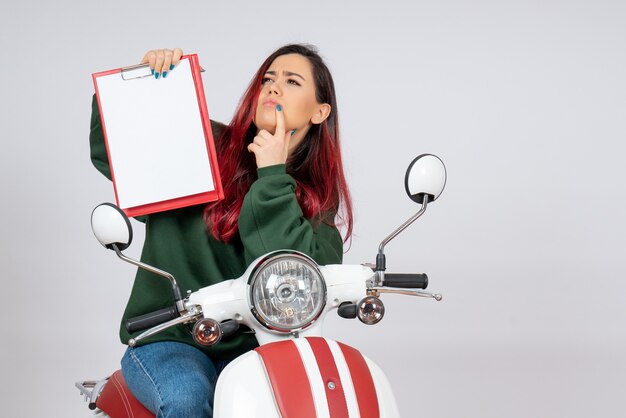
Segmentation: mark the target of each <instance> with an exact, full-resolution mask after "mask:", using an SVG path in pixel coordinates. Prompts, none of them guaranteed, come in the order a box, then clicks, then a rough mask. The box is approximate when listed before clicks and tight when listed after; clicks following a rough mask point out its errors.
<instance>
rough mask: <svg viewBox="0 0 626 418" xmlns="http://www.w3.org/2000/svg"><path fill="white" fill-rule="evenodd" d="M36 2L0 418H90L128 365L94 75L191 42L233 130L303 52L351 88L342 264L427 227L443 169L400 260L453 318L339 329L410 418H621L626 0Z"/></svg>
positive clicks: (23, 108)
mask: <svg viewBox="0 0 626 418" xmlns="http://www.w3.org/2000/svg"><path fill="white" fill-rule="evenodd" d="M39 3H40V4H33V3H28V2H22V3H18V2H13V4H10V5H9V4H7V3H3V4H2V6H0V8H1V10H0V46H1V48H0V54H2V60H0V62H2V66H1V69H0V96H1V100H0V128H1V133H0V138H1V141H2V152H1V153H0V159H1V160H0V162H1V163H0V170H1V173H0V174H1V175H0V182H1V183H0V184H1V186H2V189H1V190H2V196H3V205H2V208H1V209H0V210H1V211H2V212H1V216H0V222H1V226H2V231H3V234H2V235H3V236H2V240H1V244H0V245H1V248H0V249H1V251H0V254H1V257H2V267H3V279H2V283H3V292H2V295H3V296H4V303H3V304H2V312H3V313H4V315H3V319H2V322H1V323H2V329H1V335H2V344H1V350H2V352H1V360H0V361H1V366H2V371H3V373H2V377H1V378H0V382H1V385H2V386H1V387H0V394H1V396H2V401H3V402H2V404H3V412H2V414H1V415H3V416H7V417H9V416H10V417H34V416H41V415H42V414H43V413H44V412H45V411H48V415H49V416H55V417H57V416H58V417H61V416H63V417H65V416H67V417H70V416H71V417H74V416H84V415H86V413H87V409H86V407H85V404H84V403H83V402H82V400H81V399H80V397H79V396H78V394H77V391H76V390H75V389H74V388H73V382H74V381H76V380H80V379H85V378H99V377H103V376H105V375H106V374H107V373H108V372H110V371H112V370H113V369H114V368H116V367H118V362H119V358H120V356H121V354H122V352H123V349H124V348H123V346H122V345H121V344H120V343H119V341H118V338H117V328H118V320H119V317H120V315H121V312H122V310H123V307H124V305H125V302H126V298H127V296H128V293H129V289H130V286H131V281H132V277H133V269H132V268H131V267H130V266H127V265H125V264H123V263H121V262H119V261H117V259H115V257H114V256H113V254H110V253H107V252H105V251H104V250H103V249H101V247H100V246H99V244H97V243H96V241H95V239H93V237H92V234H91V231H90V227H89V215H90V213H91V209H92V208H93V207H94V206H95V205H96V204H97V203H99V202H101V201H111V200H113V194H112V187H111V185H110V183H108V182H107V181H106V180H105V179H104V178H103V177H102V176H101V175H100V174H99V173H98V172H97V171H96V170H95V169H94V168H93V167H92V166H91V163H90V161H89V149H88V141H87V139H88V130H89V116H90V103H91V94H92V92H93V86H92V81H91V73H93V72H96V71H101V70H106V69H109V68H114V67H120V66H124V65H129V64H133V63H136V62H138V61H139V59H140V58H141V56H142V55H143V53H144V51H145V50H147V49H151V48H158V47H175V46H181V47H183V48H184V49H185V51H187V52H196V53H198V54H199V56H200V59H201V62H202V65H203V66H204V67H205V68H206V69H207V72H206V73H205V74H204V83H205V88H206V93H207V99H208V103H209V112H210V114H211V117H213V118H215V119H218V120H223V121H227V120H229V119H230V116H231V114H232V111H233V109H234V107H235V105H236V103H237V101H238V100H239V98H240V96H241V94H242V93H243V90H244V88H245V86H246V85H247V83H248V81H249V79H250V77H251V76H252V74H253V72H254V70H255V69H256V68H257V67H258V65H259V64H260V62H261V61H262V59H263V58H264V57H265V56H266V55H268V54H269V53H270V52H271V51H273V50H274V49H275V48H276V47H278V46H280V45H282V44H284V43H287V42H294V41H296V42H309V43H313V44H316V45H317V46H318V47H319V48H320V50H321V52H322V53H323V55H324V56H325V57H326V59H327V61H328V63H329V65H330V67H331V69H332V71H333V73H334V76H335V82H336V85H337V90H338V95H339V108H340V117H341V124H342V135H343V149H344V155H345V164H346V171H347V175H348V180H349V183H350V186H351V190H352V194H353V198H354V204H355V207H356V223H355V236H354V240H353V243H352V248H351V249H350V251H349V252H348V253H347V254H346V256H345V259H346V262H348V263H360V262H370V261H373V258H374V255H375V253H376V249H377V246H378V242H379V241H380V240H381V239H382V238H383V237H384V236H385V235H386V234H387V233H388V232H390V231H391V230H392V229H393V228H394V227H396V226H397V225H399V224H400V223H402V222H403V221H404V220H405V218H408V216H410V215H411V214H412V213H413V212H415V211H416V210H417V207H415V206H414V205H413V204H412V203H411V202H410V201H409V200H408V199H407V198H406V196H405V195H404V190H403V176H404V169H405V167H406V165H407V164H408V163H409V162H410V161H411V159H412V157H413V156H415V155H418V154H420V153H423V152H430V153H435V154H438V155H439V156H440V157H441V158H442V159H443V160H444V161H445V162H446V164H447V167H448V184H447V188H446V190H445V191H444V194H443V195H442V197H441V198H440V200H438V201H437V202H435V203H434V204H433V205H432V206H431V208H430V209H429V211H428V213H427V215H426V216H425V217H424V218H423V220H421V221H420V222H419V223H418V224H417V225H415V226H413V227H412V228H411V229H409V230H408V231H407V232H405V233H404V234H403V235H401V236H400V237H399V238H397V240H396V241H393V242H392V243H390V244H389V245H388V247H387V250H388V264H389V268H390V270H391V271H396V272H402V271H420V272H421V271H424V272H427V273H428V274H429V275H430V277H431V289H432V290H436V291H440V292H442V293H443V294H444V295H445V299H444V301H443V302H441V303H436V302H434V301H432V300H421V299H419V300H418V299H411V298H408V297H398V296H392V297H386V298H385V301H386V304H387V316H386V318H385V320H384V321H383V322H382V323H381V324H380V325H378V326H376V327H366V326H364V325H361V324H360V323H356V322H348V321H344V320H340V319H339V318H335V317H333V318H331V319H330V320H329V321H328V330H329V335H330V336H331V337H335V338H341V339H342V340H344V341H345V342H347V343H349V344H352V345H355V346H357V347H359V348H361V349H362V350H363V351H364V352H365V353H366V354H367V355H369V356H370V357H372V358H373V359H374V360H375V361H377V362H378V363H379V364H380V365H381V366H383V368H384V369H385V370H386V372H387V373H388V376H389V378H390V380H391V382H392V383H393V385H394V387H395V389H396V394H397V398H398V402H399V405H400V409H401V412H402V415H403V416H404V417H417V416H424V417H432V418H436V417H455V416H467V417H480V418H483V417H493V418H500V417H509V418H513V417H565V416H567V417H570V418H574V417H581V418H582V417H585V418H586V417H590V416H601V417H621V416H624V409H625V408H624V405H623V401H622V398H623V386H624V379H625V377H626V360H624V356H623V353H624V350H625V349H626V338H625V336H624V335H625V333H624V331H623V330H624V326H623V324H624V319H625V317H626V307H625V306H624V303H622V297H621V296H622V294H624V292H625V291H626V284H625V283H624V282H623V279H624V277H625V276H626V265H625V262H624V252H625V251H624V250H625V249H626V245H625V239H624V237H625V236H626V222H625V221H624V216H623V215H624V206H625V205H626V197H625V196H624V178H625V177H626V170H625V169H624V164H623V157H622V154H623V153H624V152H625V151H626V146H625V145H624V141H625V140H626V136H625V133H626V124H625V122H624V121H625V120H626V119H625V111H626V99H625V97H626V81H625V80H626V78H625V77H624V73H625V70H626V55H625V54H624V51H625V48H624V47H625V46H626V45H625V44H626V25H624V17H625V13H626V3H624V2H622V1H617V0H616V1H610V0H598V1H581V0H574V1H571V0H570V1H565V0H560V1H559V0H545V1H517V2H515V1H502V0H498V1H496V0H491V1H480V0H479V1H471V2H470V1H467V2H463V1H460V0H442V1H436V2H433V1H428V2H426V1H422V2H408V1H407V2H404V1H399V0H388V1H385V2H376V3H368V2H362V1H343V2H331V1H325V0H320V1H317V2H307V3H300V2H292V3H288V2H269V3H268V2H252V1H250V2H243V1H232V2H208V1H186V2H178V3H176V2H162V1H155V2H128V1H126V2H120V1H117V0H109V1H107V2H86V1H72V0H59V1H56V2H39ZM136 232H137V233H138V235H139V239H138V240H137V242H136V244H135V246H134V248H132V249H131V251H130V254H131V255H132V254H134V255H138V253H139V250H140V241H141V231H140V229H139V228H137V229H136Z"/></svg>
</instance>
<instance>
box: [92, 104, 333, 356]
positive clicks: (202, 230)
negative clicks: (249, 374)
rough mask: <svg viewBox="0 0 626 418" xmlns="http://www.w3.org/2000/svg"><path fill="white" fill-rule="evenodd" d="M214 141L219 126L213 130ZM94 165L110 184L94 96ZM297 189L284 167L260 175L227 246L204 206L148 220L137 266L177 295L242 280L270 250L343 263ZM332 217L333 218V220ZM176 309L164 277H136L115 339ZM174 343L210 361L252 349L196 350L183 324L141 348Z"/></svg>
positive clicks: (243, 344) (227, 345)
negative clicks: (143, 320)
mask: <svg viewBox="0 0 626 418" xmlns="http://www.w3.org/2000/svg"><path fill="white" fill-rule="evenodd" d="M211 126H212V130H213V133H214V135H215V137H218V132H219V131H220V130H221V129H223V125H221V124H219V123H216V122H212V123H211ZM89 142H90V147H91V161H92V162H93V164H94V166H95V167H96V168H97V169H98V170H99V171H100V172H101V173H102V174H104V175H105V176H106V177H107V178H108V179H111V171H110V168H109V161H108V157H107V152H106V145H105V141H104V134H103V131H102V125H101V122H100V112H99V109H98V104H97V101H96V98H95V96H94V99H93V103H92V115H91V132H90V135H89ZM295 190H296V182H295V180H294V179H293V177H291V176H290V175H289V174H287V173H286V166H285V165H284V164H280V165H274V166H270V167H264V168H260V169H258V170H257V179H256V180H255V181H254V183H253V184H252V185H251V187H250V190H249V191H248V193H247V194H246V196H245V199H244V202H243V207H242V208H241V214H240V215H239V221H238V226H239V233H238V234H237V235H235V237H234V238H233V239H232V240H231V242H229V243H224V242H221V241H218V240H216V239H214V238H213V236H212V235H211V233H210V232H209V231H208V230H207V227H206V224H205V222H204V217H203V213H204V208H205V205H196V206H190V207H187V208H182V209H176V210H170V211H166V212H160V213H153V214H150V215H147V216H145V217H142V219H141V220H142V221H145V228H146V234H145V242H144V246H143V251H142V254H141V261H143V262H144V263H147V264H150V265H152V266H155V267H157V268H159V269H161V270H165V271H167V272H169V273H171V274H172V275H174V277H175V278H176V280H177V282H178V284H179V286H180V288H181V290H182V292H183V293H185V292H186V291H187V290H191V291H196V290H198V289H200V288H202V287H206V286H209V285H212V284H215V283H218V282H221V281H223V280H228V279H235V278H238V277H240V276H241V275H242V274H243V273H244V271H245V270H246V268H247V266H248V264H250V263H251V262H252V261H253V260H255V259H256V258H257V257H259V256H261V255H263V254H265V253H268V252H270V251H274V250H280V249H292V250H297V251H301V252H303V253H305V254H307V255H309V256H311V257H312V258H313V259H314V260H315V261H317V262H318V263H319V264H321V265H325V264H338V263H341V261H342V257H343V241H342V239H341V235H340V234H339V231H338V230H337V228H336V227H335V226H331V225H328V224H327V223H324V222H314V221H313V220H311V219H307V218H305V217H304V215H303V212H302V209H301V208H300V206H299V204H298V201H297V199H296V195H295ZM333 218H334V216H333V217H331V219H333ZM173 304H174V301H173V296H172V292H171V287H170V283H169V281H168V280H166V279H165V278H163V277H161V276H157V275H155V274H153V273H150V272H147V271H145V270H142V269H138V270H137V274H136V276H135V282H134V285H133V288H132V291H131V294H130V298H129V300H128V304H127V306H126V310H125V311H124V315H123V317H122V323H121V326H120V339H121V341H122V343H124V344H128V340H129V339H130V338H131V337H134V336H136V335H138V334H139V333H140V332H137V333H135V334H132V335H131V334H129V333H128V332H127V331H126V327H125V326H124V321H125V320H126V319H127V318H132V317H135V316H138V315H142V314H145V313H148V312H152V311H155V310H158V309H162V308H166V307H168V306H172V305H173ZM155 341H178V342H183V343H186V344H190V345H193V346H196V347H198V348H200V349H201V350H203V351H204V352H206V353H207V354H208V355H209V356H210V357H211V358H213V359H214V360H220V359H232V358H235V357H237V356H239V355H241V354H242V353H244V352H245V351H248V350H250V349H252V348H254V347H256V345H257V343H256V339H255V338H254V335H252V334H250V333H246V332H241V331H240V332H239V333H237V334H235V335H233V336H231V337H228V338H225V339H223V340H222V341H221V342H220V343H219V344H217V345H216V346H214V347H209V348H206V347H203V346H200V345H197V344H196V343H195V342H194V340H193V338H192V336H191V333H190V331H189V328H188V327H187V326H186V325H179V326H176V327H172V328H169V329H168V330H166V331H163V332H161V333H159V334H157V335H155V336H153V337H150V338H148V339H146V340H143V341H142V342H141V343H140V344H146V343H150V342H155Z"/></svg>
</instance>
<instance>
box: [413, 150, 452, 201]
mask: <svg viewBox="0 0 626 418" xmlns="http://www.w3.org/2000/svg"><path fill="white" fill-rule="evenodd" d="M446 178H447V176H446V166H445V165H444V164H443V161H441V159H440V158H439V157H437V156H436V155H432V154H422V155H420V156H419V157H417V158H415V159H414V160H413V161H412V162H411V164H409V167H408V168H407V170H406V176H405V178H404V186H405V188H406V193H407V194H408V195H409V197H410V198H411V200H413V201H414V202H417V203H424V196H428V203H430V202H434V201H435V200H436V199H437V198H438V197H439V195H440V194H441V192H442V191H443V188H444V187H445V186H446Z"/></svg>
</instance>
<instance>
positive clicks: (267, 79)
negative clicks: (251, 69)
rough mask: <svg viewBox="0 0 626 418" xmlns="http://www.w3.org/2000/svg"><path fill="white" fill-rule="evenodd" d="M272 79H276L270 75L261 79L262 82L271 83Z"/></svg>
mask: <svg viewBox="0 0 626 418" xmlns="http://www.w3.org/2000/svg"><path fill="white" fill-rule="evenodd" d="M272 81H274V80H272V79H271V78H269V77H263V80H262V81H261V84H267V83H271V82H272Z"/></svg>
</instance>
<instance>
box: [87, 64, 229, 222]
mask: <svg viewBox="0 0 626 418" xmlns="http://www.w3.org/2000/svg"><path fill="white" fill-rule="evenodd" d="M201 71H202V69H201V67H200V64H199V62H198V56H197V55H196V54H191V55H185V56H183V57H182V58H181V61H180V62H179V64H178V65H177V66H176V68H174V69H173V70H172V71H170V72H168V74H167V78H166V79H156V78H155V77H154V76H153V75H152V73H151V71H150V68H149V66H148V65H138V66H133V67H125V68H118V69H114V70H109V71H103V72H99V73H94V74H93V75H92V77H93V82H94V86H95V90H96V98H97V101H98V107H99V109H100V118H101V122H102V129H103V131H104V138H105V142H106V149H107V155H108V158H109V165H110V168H111V177H112V180H113V187H114V192H115V199H116V202H117V205H118V206H119V207H120V208H121V209H122V210H124V212H125V213H126V214H127V215H128V216H131V217H134V216H140V215H147V214H150V213H155V212H162V211H166V210H171V209H177V208H182V207H186V206H192V205H197V204H202V203H207V202H211V201H215V200H220V199H223V198H224V192H223V190H222V184H221V178H220V175H219V168H218V164H217V156H216V152H215V145H214V140H213V133H212V131H211V124H210V119H209V112H208V109H207V105H206V98H205V95H204V87H203V84H202V78H201Z"/></svg>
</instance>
